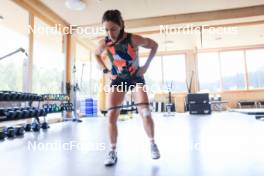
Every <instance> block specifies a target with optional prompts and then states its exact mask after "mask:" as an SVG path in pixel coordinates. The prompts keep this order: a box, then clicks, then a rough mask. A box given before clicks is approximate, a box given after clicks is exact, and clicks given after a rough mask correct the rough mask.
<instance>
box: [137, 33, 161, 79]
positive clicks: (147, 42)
mask: <svg viewBox="0 0 264 176" xmlns="http://www.w3.org/2000/svg"><path fill="white" fill-rule="evenodd" d="M132 44H133V46H134V47H138V46H141V47H143V48H148V49H151V50H150V53H149V56H148V58H147V61H146V63H145V64H144V66H143V67H142V68H141V69H140V70H139V74H140V75H143V74H144V73H145V72H146V71H147V69H148V67H149V65H150V62H151V60H152V59H153V57H154V56H155V54H156V52H157V49H158V44H157V43H156V42H155V41H154V40H152V39H150V38H144V37H142V36H139V35H132Z"/></svg>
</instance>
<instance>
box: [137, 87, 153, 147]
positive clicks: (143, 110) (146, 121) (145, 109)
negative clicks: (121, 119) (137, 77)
mask: <svg viewBox="0 0 264 176" xmlns="http://www.w3.org/2000/svg"><path fill="white" fill-rule="evenodd" d="M133 98H134V100H135V103H149V99H148V95H147V92H145V91H144V89H143V87H142V86H137V87H135V89H134V90H133ZM137 109H138V112H139V114H140V116H141V117H142V120H143V125H144V129H145V131H146V134H147V136H148V137H149V138H150V140H152V142H154V122H153V120H152V117H151V112H150V108H149V106H148V105H140V106H137Z"/></svg>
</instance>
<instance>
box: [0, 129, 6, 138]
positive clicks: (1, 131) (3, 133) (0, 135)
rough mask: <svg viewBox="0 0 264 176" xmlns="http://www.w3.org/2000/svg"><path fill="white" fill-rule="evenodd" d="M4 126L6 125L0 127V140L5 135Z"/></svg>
mask: <svg viewBox="0 0 264 176" xmlns="http://www.w3.org/2000/svg"><path fill="white" fill-rule="evenodd" d="M5 128H6V127H0V140H4V139H5V137H6V134H5Z"/></svg>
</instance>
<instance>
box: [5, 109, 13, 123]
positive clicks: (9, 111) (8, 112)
mask: <svg viewBox="0 0 264 176" xmlns="http://www.w3.org/2000/svg"><path fill="white" fill-rule="evenodd" d="M4 115H5V116H6V117H7V119H8V120H13V119H14V118H15V117H16V112H15V111H14V110H13V109H11V108H8V109H5V110H4Z"/></svg>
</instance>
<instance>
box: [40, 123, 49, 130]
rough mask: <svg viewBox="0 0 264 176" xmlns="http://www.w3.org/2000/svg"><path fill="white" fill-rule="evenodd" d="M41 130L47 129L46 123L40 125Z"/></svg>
mask: <svg viewBox="0 0 264 176" xmlns="http://www.w3.org/2000/svg"><path fill="white" fill-rule="evenodd" d="M41 128H42V129H48V128H49V124H48V123H47V122H43V123H42V124H41Z"/></svg>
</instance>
